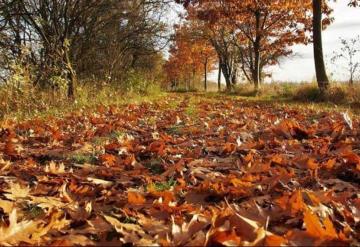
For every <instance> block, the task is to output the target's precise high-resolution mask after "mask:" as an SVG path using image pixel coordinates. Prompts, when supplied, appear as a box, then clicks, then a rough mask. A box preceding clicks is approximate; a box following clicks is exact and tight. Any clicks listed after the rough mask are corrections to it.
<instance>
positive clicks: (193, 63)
mask: <svg viewBox="0 0 360 247" xmlns="http://www.w3.org/2000/svg"><path fill="white" fill-rule="evenodd" d="M194 25H195V23H194V22H191V21H188V22H185V23H183V24H182V25H180V26H177V27H176V32H175V35H174V43H173V45H172V47H171V49H170V58H169V60H168V62H167V63H166V64H165V70H166V73H167V79H168V80H169V81H170V82H171V84H172V85H173V86H174V87H177V86H178V85H179V82H180V81H182V82H183V83H184V84H185V87H186V89H187V90H189V89H190V88H191V82H192V84H193V86H194V84H195V81H196V80H198V77H199V75H200V74H201V73H203V76H204V89H205V91H206V90H207V74H208V72H209V71H210V70H212V69H213V68H214V64H215V62H216V61H217V59H216V58H217V56H216V53H215V51H214V49H213V47H212V46H211V44H210V43H209V42H208V40H207V39H206V38H204V36H203V35H202V33H200V32H199V29H196V28H194Z"/></svg>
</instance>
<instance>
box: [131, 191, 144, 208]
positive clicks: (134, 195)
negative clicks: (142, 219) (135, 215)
mask: <svg viewBox="0 0 360 247" xmlns="http://www.w3.org/2000/svg"><path fill="white" fill-rule="evenodd" d="M128 202H129V203H130V204H135V205H139V204H144V203H145V202H146V199H145V198H144V196H143V195H141V194H140V193H138V192H135V191H129V192H128Z"/></svg>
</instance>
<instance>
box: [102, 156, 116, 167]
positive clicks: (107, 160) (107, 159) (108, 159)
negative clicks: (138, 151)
mask: <svg viewBox="0 0 360 247" xmlns="http://www.w3.org/2000/svg"><path fill="white" fill-rule="evenodd" d="M99 159H100V161H101V162H102V163H103V164H105V165H109V166H114V165H115V163H116V156H114V155H112V154H102V155H100V156H99Z"/></svg>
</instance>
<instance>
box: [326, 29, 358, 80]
mask: <svg viewBox="0 0 360 247" xmlns="http://www.w3.org/2000/svg"><path fill="white" fill-rule="evenodd" d="M340 42H341V45H342V47H341V48H340V51H339V52H334V56H333V57H332V58H331V61H332V62H333V63H335V62H337V61H344V62H345V63H346V69H347V70H348V73H349V84H350V85H353V84H354V78H355V75H356V73H357V72H358V70H359V69H360V61H359V60H357V59H359V54H360V36H357V37H356V38H352V39H349V40H346V39H343V38H340Z"/></svg>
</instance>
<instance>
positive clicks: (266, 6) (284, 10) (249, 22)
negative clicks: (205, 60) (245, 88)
mask: <svg viewBox="0 0 360 247" xmlns="http://www.w3.org/2000/svg"><path fill="white" fill-rule="evenodd" d="M183 3H184V4H185V6H187V9H188V10H189V9H195V11H196V12H197V14H196V16H197V17H198V18H199V19H201V20H203V21H205V22H207V23H208V25H210V26H211V28H210V30H212V31H213V32H217V35H219V36H220V39H217V41H218V42H216V43H215V42H213V45H214V47H215V49H216V50H217V51H218V53H219V55H220V56H222V55H223V54H226V53H231V54H232V55H231V56H229V55H228V54H227V55H226V56H225V57H222V59H221V60H222V62H223V63H224V62H225V61H226V59H228V58H229V57H230V58H231V59H232V62H231V63H230V64H231V66H227V67H225V66H223V67H224V68H223V69H222V71H223V74H224V77H225V79H226V81H227V85H228V84H231V82H232V81H233V80H234V79H233V78H236V75H237V69H238V67H239V65H241V69H242V71H243V73H244V74H245V76H246V77H247V78H248V79H249V80H251V81H252V82H253V83H254V86H255V90H256V91H258V90H259V87H260V83H261V79H262V78H261V75H262V74H263V73H262V70H263V68H264V67H266V66H268V65H273V64H276V63H277V62H278V58H279V57H281V56H287V55H289V54H290V53H291V50H290V49H289V47H291V46H292V45H294V44H297V43H306V42H307V41H308V39H307V36H306V32H305V31H306V29H307V28H309V26H310V23H311V18H309V15H308V12H309V11H310V5H309V4H304V3H303V2H299V1H292V2H289V1H283V0H277V1H270V0H265V1H252V0H247V1H243V0H242V1H240V0H229V1H222V0H202V1H185V2H183ZM214 27H217V28H214ZM213 37H216V34H215V35H213ZM227 37H228V38H227ZM219 44H221V45H219ZM219 50H221V51H220V52H219ZM223 65H224V64H223ZM230 73H231V75H232V77H231V76H228V75H229V74H230ZM235 80H236V79H235Z"/></svg>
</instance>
